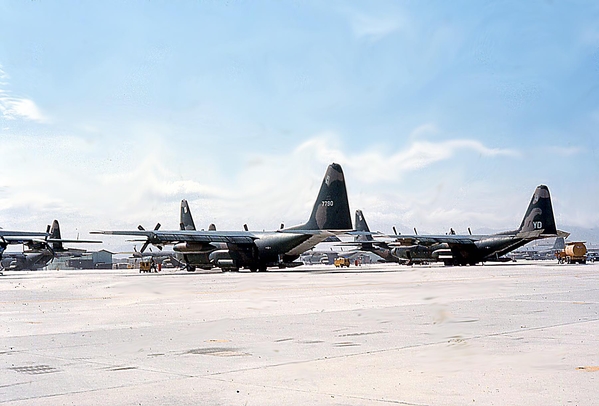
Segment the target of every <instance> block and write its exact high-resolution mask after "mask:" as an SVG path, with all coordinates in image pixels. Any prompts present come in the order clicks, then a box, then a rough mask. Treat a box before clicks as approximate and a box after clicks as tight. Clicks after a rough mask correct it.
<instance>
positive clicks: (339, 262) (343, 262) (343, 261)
mask: <svg viewBox="0 0 599 406" xmlns="http://www.w3.org/2000/svg"><path fill="white" fill-rule="evenodd" d="M334 264H335V267H336V268H343V267H344V266H345V267H348V268H349V258H335V262H334Z"/></svg>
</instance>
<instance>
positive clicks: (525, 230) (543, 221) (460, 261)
mask: <svg viewBox="0 0 599 406" xmlns="http://www.w3.org/2000/svg"><path fill="white" fill-rule="evenodd" d="M568 235H569V233H567V232H564V231H560V230H557V229H556V226H555V218H554V216H553V207H552V205H551V196H550V194H549V189H548V188H547V186H545V185H540V186H538V187H537V188H536V190H535V192H534V194H533V196H532V199H531V201H530V204H529V206H528V209H527V210H526V214H525V215H524V218H523V219H522V223H521V224H520V227H519V228H518V229H517V230H513V231H505V232H502V233H498V234H492V235H454V234H449V235H400V236H392V237H393V238H396V240H395V241H394V242H390V243H388V245H389V247H392V250H391V254H392V255H394V256H396V257H398V258H399V259H402V260H407V263H408V264H411V263H414V262H422V261H429V262H433V261H442V262H444V263H445V265H474V264H476V263H479V262H485V261H500V262H503V261H510V260H511V259H510V258H507V257H503V255H505V254H507V253H508V252H510V251H513V250H515V249H517V248H519V247H522V246H523V245H525V244H527V243H529V242H531V241H533V240H537V239H541V238H550V237H567V236H568ZM389 237H391V236H389Z"/></svg>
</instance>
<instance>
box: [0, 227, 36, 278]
mask: <svg viewBox="0 0 599 406" xmlns="http://www.w3.org/2000/svg"><path fill="white" fill-rule="evenodd" d="M47 236H48V232H45V233H40V232H37V231H10V230H2V229H0V260H2V258H3V256H4V251H5V250H6V248H7V247H8V245H9V244H23V243H24V242H26V241H29V240H30V239H31V238H32V237H42V238H43V237H47ZM0 265H1V262H0ZM0 275H2V272H0Z"/></svg>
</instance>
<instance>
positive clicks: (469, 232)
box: [468, 227, 472, 235]
mask: <svg viewBox="0 0 599 406" xmlns="http://www.w3.org/2000/svg"><path fill="white" fill-rule="evenodd" d="M468 234H470V235H472V231H470V227H468Z"/></svg>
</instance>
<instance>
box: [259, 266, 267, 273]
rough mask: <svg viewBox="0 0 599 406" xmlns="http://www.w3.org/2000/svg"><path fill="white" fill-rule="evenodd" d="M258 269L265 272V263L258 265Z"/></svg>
mask: <svg viewBox="0 0 599 406" xmlns="http://www.w3.org/2000/svg"><path fill="white" fill-rule="evenodd" d="M258 270H259V271H260V272H266V265H260V266H259V267H258Z"/></svg>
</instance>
